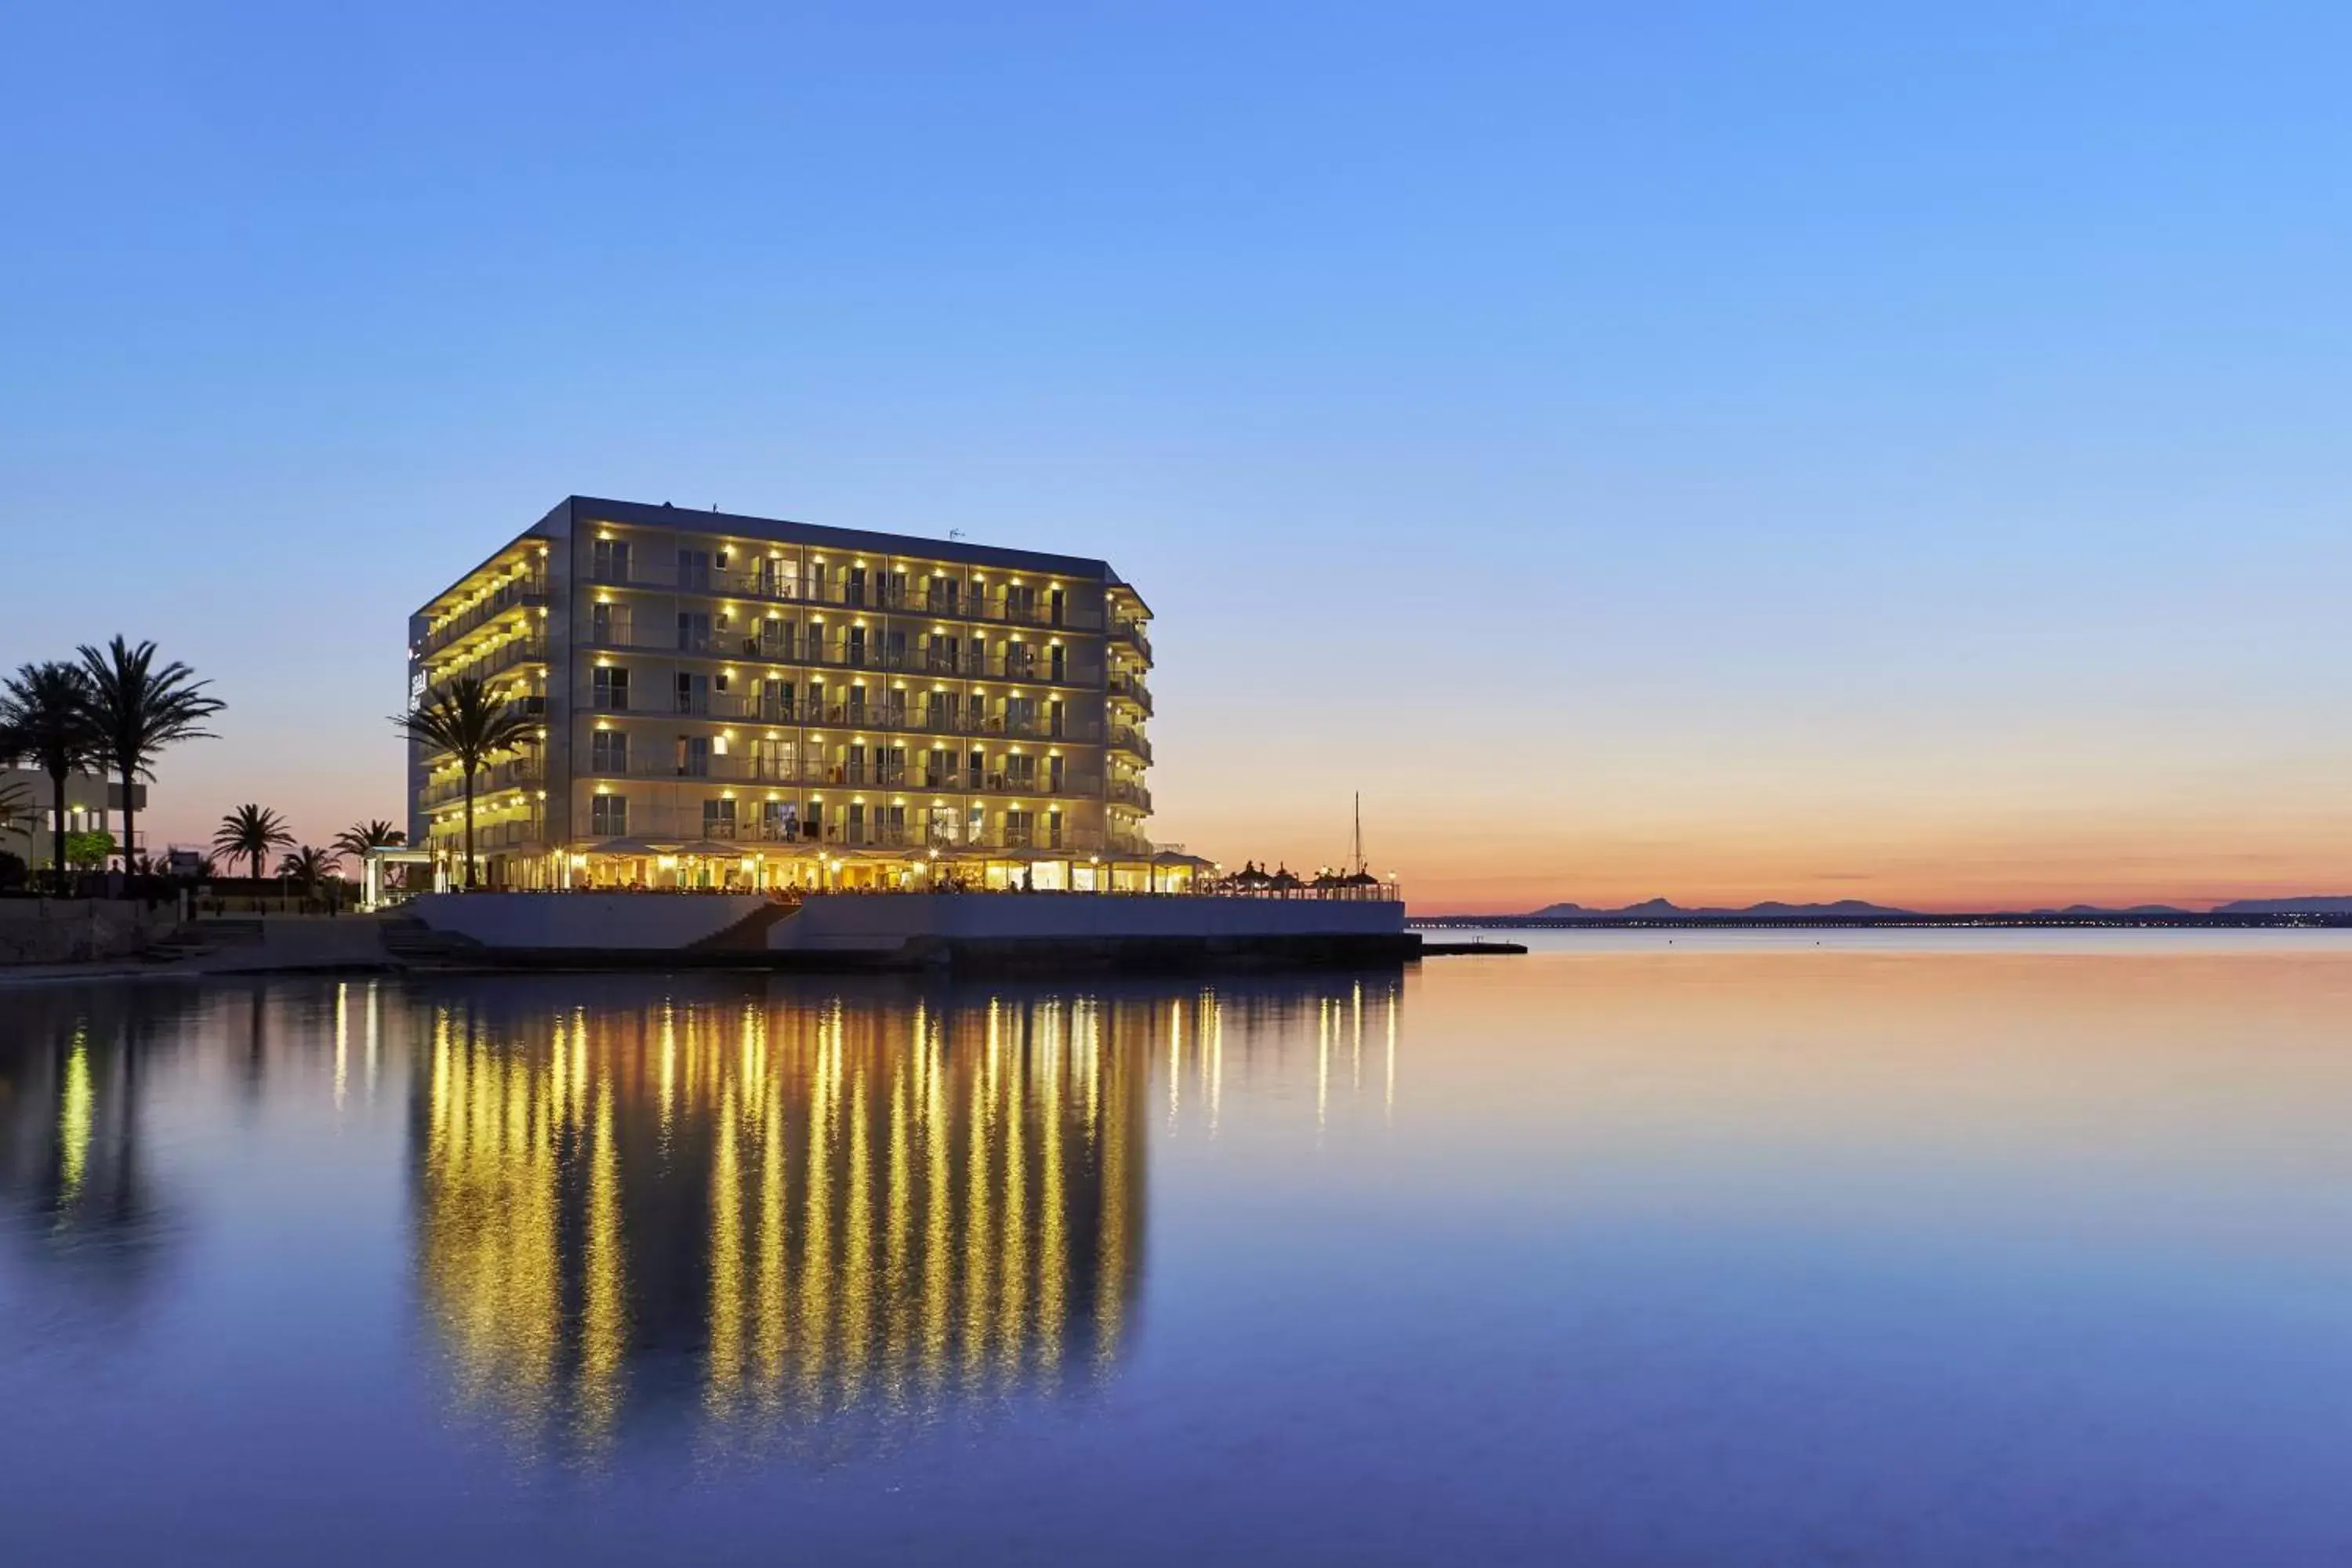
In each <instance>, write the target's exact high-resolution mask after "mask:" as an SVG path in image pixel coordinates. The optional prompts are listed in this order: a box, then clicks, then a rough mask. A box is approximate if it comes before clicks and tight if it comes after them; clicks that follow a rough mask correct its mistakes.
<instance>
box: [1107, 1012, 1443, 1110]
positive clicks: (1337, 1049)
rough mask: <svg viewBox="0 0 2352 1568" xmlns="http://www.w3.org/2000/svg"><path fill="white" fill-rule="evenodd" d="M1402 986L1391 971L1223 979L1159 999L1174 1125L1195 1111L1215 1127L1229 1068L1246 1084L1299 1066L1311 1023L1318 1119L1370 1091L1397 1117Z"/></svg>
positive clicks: (1159, 1064) (1164, 1084)
mask: <svg viewBox="0 0 2352 1568" xmlns="http://www.w3.org/2000/svg"><path fill="white" fill-rule="evenodd" d="M1403 994H1404V991H1403V983H1402V980H1401V979H1400V978H1399V977H1398V976H1397V975H1396V974H1395V973H1382V974H1375V975H1363V976H1331V977H1299V978H1297V979H1295V980H1293V981H1292V982H1291V983H1288V984H1265V983H1260V984H1251V985H1246V986H1236V985H1234V984H1219V985H1215V986H1210V987H1204V988H1203V989H1202V990H1201V991H1200V992H1199V993H1198V994H1193V995H1176V996H1167V997H1162V998H1160V1000H1158V1001H1157V1002H1155V1003H1154V1004H1152V1005H1153V1006H1154V1007H1155V1008H1156V1009H1157V1012H1158V1015H1159V1016H1158V1017H1157V1018H1156V1019H1155V1021H1154V1025H1153V1027H1152V1029H1151V1030H1150V1035H1151V1038H1152V1041H1153V1056H1154V1066H1155V1068H1158V1070H1159V1071H1160V1075H1161V1080H1162V1081H1161V1082H1160V1087H1159V1090H1158V1092H1160V1093H1161V1094H1163V1095H1165V1096H1166V1099H1167V1103H1166V1106H1165V1108H1164V1110H1165V1112H1166V1117H1167V1121H1168V1124H1169V1126H1170V1127H1171V1128H1173V1127H1175V1126H1177V1125H1178V1124H1180V1123H1181V1121H1182V1120H1183V1119H1184V1117H1185V1116H1186V1115H1187V1114H1188V1113H1190V1112H1192V1111H1197V1112H1199V1114H1200V1115H1201V1117H1202V1120H1203V1121H1205V1122H1206V1125H1207V1128H1208V1131H1210V1132H1211V1133H1214V1132H1215V1131H1216V1130H1217V1124H1218V1120H1219V1118H1220V1116H1221V1115H1222V1114H1223V1108H1224V1097H1225V1089H1226V1080H1227V1079H1228V1077H1229V1076H1230V1077H1232V1078H1233V1079H1234V1087H1235V1088H1236V1089H1246V1088H1247V1087H1249V1086H1250V1085H1251V1084H1252V1083H1254V1082H1255V1081H1256V1075H1258V1074H1260V1073H1272V1074H1276V1075H1279V1074H1281V1073H1284V1072H1286V1071H1289V1070H1293V1069H1299V1070H1303V1068H1304V1065H1305V1064H1303V1063H1302V1062H1300V1061H1298V1060H1297V1059H1295V1058H1296V1056H1297V1053H1300V1052H1302V1051H1303V1048H1304V1047H1305V1045H1306V1042H1307V1037H1308V1031H1309V1028H1310V1026H1311V1028H1312V1038H1313V1042H1314V1052H1315V1054H1314V1061H1313V1067H1314V1071H1315V1120H1316V1124H1317V1126H1318V1128H1319V1127H1320V1126H1322V1125H1323V1124H1324V1123H1325V1122H1326V1121H1328V1120H1329V1119H1330V1117H1331V1116H1332V1114H1333V1112H1334V1107H1335V1103H1336V1104H1360V1103H1361V1102H1362V1101H1363V1100H1364V1097H1365V1096H1366V1095H1367V1094H1368V1093H1369V1092H1370V1091H1372V1090H1377V1091H1378V1093H1379V1095H1380V1097H1381V1112H1382V1115H1383V1116H1384V1117H1393V1116H1394V1114H1395V1112H1396V1096H1397V1044H1398V1033H1399V1024H1398V1020H1399V1017H1400V1016H1401V1014H1402V1006H1403ZM1229 1057H1230V1058H1231V1060H1230V1061H1229V1060H1228V1058H1229ZM1163 1058H1164V1060H1163ZM1368 1080H1369V1083H1370V1088H1369V1089H1368V1087H1367V1085H1368Z"/></svg>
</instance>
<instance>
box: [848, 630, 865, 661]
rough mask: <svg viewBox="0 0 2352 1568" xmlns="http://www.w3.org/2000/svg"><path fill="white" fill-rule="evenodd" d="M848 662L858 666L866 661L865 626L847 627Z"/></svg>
mask: <svg viewBox="0 0 2352 1568" xmlns="http://www.w3.org/2000/svg"><path fill="white" fill-rule="evenodd" d="M849 662H850V664H852V665H853V666H857V667H860V668H862V667H863V666H864V665H865V663H866V628H865V627H864V626H852V627H850V628H849Z"/></svg>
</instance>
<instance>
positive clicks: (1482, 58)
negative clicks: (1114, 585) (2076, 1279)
mask: <svg viewBox="0 0 2352 1568" xmlns="http://www.w3.org/2000/svg"><path fill="white" fill-rule="evenodd" d="M10 34H11V40H10V44H9V47H8V48H7V49H6V50H5V52H0V190H5V193H6V195H7V201H6V204H5V206H6V210H7V212H8V213H9V215H10V216H11V218H12V219H13V220H14V221H12V223H11V225H10V228H11V230H12V232H13V236H14V238H13V242H12V243H10V244H9V245H7V246H5V247H0V342H5V344H6V345H7V347H6V349H5V357H0V364H5V367H6V372H7V374H5V375H0V478H5V480H6V481H7V486H6V488H7V493H8V496H9V499H10V503H11V506H12V508H13V510H14V515H15V518H16V521H15V523H14V524H13V525H12V526H11V528H10V529H9V531H8V534H9V537H8V543H7V548H6V551H5V559H6V561H7V562H8V567H7V569H6V571H7V575H6V578H5V581H0V660H5V661H6V662H7V663H9V664H12V665H13V664H14V663H16V662H18V661H20V660H22V659H25V658H34V657H38V656H41V655H44V654H47V653H49V652H51V651H52V650H55V649H58V648H61V647H65V646H66V645H68V644H70V643H72V642H76V641H81V640H95V639H100V638H102V637H105V636H107V635H110V634H111V633H112V632H114V631H116V630H123V631H127V632H130V633H132V634H134V635H147V636H153V637H158V638H159V639H161V640H162V641H163V643H164V645H165V647H166V648H167V649H168V650H169V651H170V652H172V653H173V654H177V655H180V656H182V657H185V658H189V659H191V660H192V661H193V662H194V663H196V664H197V665H198V666H199V667H200V668H203V669H204V670H205V671H206V672H208V673H212V674H214V675H215V676H216V678H217V679H218V681H219V685H220V689H221V690H222V692H223V694H224V695H226V697H228V698H229V700H231V702H232V704H233V708H232V710H231V712H230V714H229V715H228V716H227V717H226V731H227V734H226V739H225V740H224V741H223V742H214V743H211V744H209V745H206V746H202V747H195V748H191V749H189V750H188V751H186V752H184V753H182V754H180V755H179V756H177V757H175V758H174V760H173V762H172V763H170V764H169V765H168V767H167V770H166V772H165V774H164V777H163V780H162V781H161V785H160V787H159V789H158V791H157V795H158V820H159V823H160V824H161V826H162V827H163V830H164V831H165V833H166V834H167V835H169V836H173V837H183V838H188V839H193V838H195V837H202V836H203V834H204V832H205V825H207V824H208V823H209V822H210V821H211V820H212V819H213V818H214V817H215V816H218V814H219V813H220V812H221V811H222V810H224V809H226V807H227V806H228V805H233V804H235V803H236V802H237V801H241V800H245V799H248V798H260V799H264V800H267V801H273V802H276V803H278V804H280V805H282V806H283V807H284V808H285V809H288V810H289V812H290V813H291V814H292V815H293V816H295V818H296V822H297V826H299V827H300V828H301V829H302V831H303V832H304V834H305V836H306V837H312V838H323V837H326V836H327V835H328V834H330V833H331V832H332V831H333V830H334V829H335V828H336V827H338V826H341V824H342V823H343V822H344V821H347V820H349V819H350V818H352V817H354V816H365V815H386V816H398V815H399V809H398V806H399V800H398V791H399V787H400V774H399V769H398V751H397V746H396V742H394V740H393V738H392V735H391V731H390V730H389V727H388V726H386V725H385V724H383V721H382V715H383V713H386V712H389V711H390V710H392V709H393V708H394V707H396V706H397V704H398V702H399V700H400V692H401V688H402V667H401V637H402V631H403V628H404V622H403V616H404V614H405V612H406V611H407V610H408V609H409V608H411V607H413V606H414V605H415V604H416V603H417V602H418V601H420V600H422V599H423V598H424V597H425V596H426V595H428V594H429V593H431V592H432V591H433V590H434V589H435V588H436V587H437V586H439V585H440V584H442V583H443V582H445V581H446V579H447V578H449V577H450V576H452V575H454V574H456V573H457V571H458V570H461V569H462V568H463V567H464V566H466V565H468V564H470V563H472V562H473V561H474V560H476V559H478V557H479V556H480V555H481V554H482V553H484V552H485V551H486V549H487V548H488V546H489V544H491V543H492V542H495V541H496V540H497V539H499V538H503V537H505V536H506V535H508V534H510V533H512V532H513V531H517V530H518V529H520V528H521V527H523V526H524V525H526V524H527V523H528V522H530V521H531V520H533V519H535V518H536V517H537V516H538V515H539V514H540V513H541V511H543V510H545V509H546V508H547V507H548V506H549V505H551V504H552V503H553V502H554V501H555V500H558V499H559V498H561V497H562V495H564V494H566V493H569V492H572V491H580V492H583V493H591V494H613V495H622V496H627V497H632V498H637V499H644V500H676V501H677V502H678V503H679V504H681V505H688V504H691V505H709V504H712V503H714V502H717V503H721V504H723V505H725V506H727V507H728V508H729V509H730V510H742V511H751V512H759V513H767V514H771V515H782V516H791V517H797V518H803V519H806V520H809V521H824V522H832V523H838V524H843V525H846V526H856V527H868V528H877V529H890V530H904V531H913V532H920V533H929V534H933V535H942V534H944V533H945V532H946V531H948V530H949V529H950V528H959V529H962V530H964V531H967V532H968V533H970V534H971V535H972V536H973V537H975V538H979V539H982V540H988V541H992V542H1001V543H1007V544H1016V545H1026V546H1031V547H1034V548H1040V549H1049V550H1067V551H1073V552H1081V553H1087V554H1099V555H1103V556H1106V557H1108V559H1110V560H1111V561H1112V562H1113V563H1115V564H1116V565H1118V567H1119V569H1120V570H1121V571H1122V572H1123V573H1125V574H1128V575H1129V576H1130V577H1132V578H1133V579H1134V580H1135V581H1136V582H1137V583H1139V584H1140V585H1141V587H1142V588H1143V590H1144V591H1145V593H1146V594H1147V595H1148V596H1149V597H1150V599H1151V601H1152V603H1153V605H1154V606H1155V608H1156V609H1157V610H1158V612H1159V614H1160V622H1159V626H1158V627H1157V628H1156V634H1155V642H1156V644H1157V646H1158V648H1159V652H1160V661H1161V666H1162V668H1161V670H1160V675H1159V677H1158V679H1157V680H1156V681H1155V688H1156V689H1157V691H1158V693H1159V697H1160V714H1161V717H1160V721H1159V723H1158V725H1157V726H1156V742H1157V745H1158V749H1159V752H1160V766H1159V768H1157V769H1156V770H1155V780H1154V784H1155V794H1156V795H1157V796H1158V798H1159V801H1160V818H1159V820H1158V822H1157V826H1158V829H1159V831H1160V833H1161V834H1162V835H1163V836H1165V837H1171V838H1176V839H1181V840H1182V841H1185V842H1188V843H1190V844H1192V846H1193V847H1197V848H1202V849H1205V850H1207V851H1209V852H1211V853H1214V854H1218V855H1220V856H1221V857H1223V858H1235V859H1238V858H1240V857H1241V856H1243V855H1244V854H1258V855H1270V856H1275V857H1287V858H1291V859H1293V860H1298V859H1308V860H1313V859H1320V858H1332V857H1335V856H1337V855H1338V854H1339V852H1340V851H1341V850H1342V849H1343V848H1344V847H1345V835H1346V820H1347V800H1348V795H1349V792H1350V791H1352V790H1354V789H1357V788H1361V789H1362V790H1363V791H1364V793H1365V795H1366V816H1367V825H1368V828H1369V829H1370V832H1371V834H1372V837H1373V840H1374V845H1375V849H1376V852H1378V853H1382V854H1384V855H1385V857H1386V858H1388V859H1391V860H1392V861H1394V862H1396V863H1397V864H1398V866H1399V868H1402V869H1403V870H1404V871H1406V873H1407V874H1408V876H1409V877H1411V878H1412V880H1413V883H1414V885H1415V887H1416V889H1422V891H1421V892H1420V893H1419V894H1418V895H1417V898H1418V901H1423V902H1431V901H1436V902H1447V903H1456V904H1465V905H1466V904H1474V903H1475V904H1484V905H1487V906H1490V907H1515V906H1520V907H1523V906H1525V905H1526V904H1528V903H1529V902H1542V901H1547V900H1549V899H1551V898H1579V899H1582V900H1584V901H1587V902H1591V901H1605V900H1614V899H1616V898H1619V897H1628V898H1630V897H1642V896H1648V895H1650V894H1653V893H1663V894H1667V895H1670V896H1675V897H1679V898H1685V899H1698V898H1717V897H1737V896H1741V895H1752V896H1756V897H1762V896H1767V895H1769V894H1775V893H1779V894H1794V895H1803V894H1808V893H1826V892H1828V890H1829V889H1832V888H1834V889H1836V890H1837V891H1838V892H1841V893H1843V892H1849V891H1859V892H1862V893H1864V894H1865V895H1868V896H1879V897H1885V898H1889V899H1894V900H1911V901H1915V902H1932V901H1937V900H1944V901H1957V902H1974V901H1979V900H1982V899H1986V898H1996V897H2008V896H2012V895H2013V896H2016V897H2021V898H2024V897H2036V896H2041V895H2042V894H2043V893H2045V892H2046V893H2048V894H2050V895H2052V896H2057V895H2060V894H2071V893H2072V892H2074V891H2077V890H2079V891H2080V892H2082V893H2084V895H2086V896H2090V895H2097V896H2126V895H2129V896H2142V895H2145V896H2163V897H2180V898H2191V897H2209V896H2210V897H2222V896H2227V895H2228V894H2229V893H2231V892H2233V891H2248V892H2256V891H2278V890H2287V891H2294V890H2313V889H2318V888H2320V887H2322V886H2326V887H2335V886H2336V884H2342V885H2344V886H2346V887H2352V829H2347V821H2346V819H2347V817H2352V812H2347V811H2346V810H2345V809H2343V808H2341V807H2340V806H2339V805H2337V803H2336V795H2338V794H2340V793H2341V792H2340V788H2339V781H2340V780H2341V779H2342V778H2343V777H2344V771H2345V763H2347V760H2352V758H2347V751H2352V747H2347V745H2346V744H2345V743H2344V741H2343V738H2342V737H2343V733H2344V723H2343V720H2342V718H2341V715H2342V714H2343V713H2344V711H2345V709H2346V704H2345V701H2344V687H2343V671H2344V660H2343V658H2342V656H2341V652H2340V645H2341V638H2342V622H2343V611H2342V605H2343V601H2344V588H2345V584H2346V582H2347V567H2352V545H2348V544H2347V531H2346V529H2345V528H2344V526H2343V523H2342V513H2343V505H2342V502H2343V497H2344V495H2345V493H2346V480H2347V477H2352V476H2347V469H2352V457H2347V443H2346V441H2345V439H2344V432H2345V428H2346V415H2347V392H2352V353H2347V350H2352V341H2347V340H2352V309H2347V305H2346V303H2345V299H2344V292H2343V289H2342V279H2344V278H2345V277H2346V276H2347V270H2348V269H2347V261H2352V255H2347V251H2352V224H2347V189H2346V186H2347V177H2346V174H2345V170H2346V169H2347V168H2352V157H2347V154H2352V146H2347V141H2352V132H2347V124H2352V121H2347V116H2346V115H2345V114H2344V112H2343V110H2342V91H2341V82H2340V62H2341V61H2342V60H2343V59H2344V58H2347V45H2352V15H2347V13H2345V12H2343V11H2342V10H2341V9H2340V8H2336V7H2318V6H2312V7H2305V8H2299V9H2298V8H2293V7H2265V8H2260V9H2259V10H2256V9H2250V8H2246V7H2224V6H2220V5H2214V6H2203V7H2166V6H2151V5H2135V6H2125V5H2068V6H2063V7H2052V6H2046V5H2042V6H2022V5H2018V6H2003V5H1979V6H1973V7H1965V8H1963V7H1953V8H1943V9H1939V10H1937V11H1935V12H1933V13H1930V12H1928V11H1927V9H1926V8H1916V7H1893V6H1860V5H1853V6H1833V5H1780V6H1771V7H1765V6H1733V5H1712V6H1672V5H1653V6H1643V7H1591V6H1570V5H1547V6H1505V5H1447V6H1443V7H1440V6H1434V5H1431V6H1393V5H1392V6H1381V5H1347V6H1340V5H1283V6H1276V7H1260V6H1251V7H1238V6H1236V7H1216V6H1208V5H1183V6H1178V5H1093V6H1079V5H1070V6H1033V7H1025V8H1017V9H1013V10H1010V11H1008V12H1007V13H1006V14H1003V15H993V14H983V12H982V8H977V7H966V6H923V5H908V6H901V7H896V8H893V9H891V10H890V11H889V12H888V13H887V15H884V14H880V13H877V11H876V10H875V8H871V7H849V6H839V7H791V6H761V7H742V8H726V7H695V8H691V9H690V10H688V11H685V12H683V13H681V14H680V15H678V16H670V15H667V14H661V13H656V12H651V11H647V10H646V9H644V8H642V7H630V8H625V9H624V8H611V7H600V6H593V5H588V6H574V7H569V8H564V9H560V10H559V9H553V8H551V9H547V10H543V11H539V12H537V13H535V14H533V13H526V12H522V11H509V10H507V9H505V8H488V7H466V8H447V7H437V6H429V5H428V6H412V7H404V8H401V9H398V10H382V9H377V10H372V11H369V12H367V13H364V14H356V15H351V16H342V15H335V14H324V13H322V12H321V10H320V8H315V7H296V6H258V5H257V6H240V7H236V8H234V9H220V10H207V9H205V8H202V7H194V6H172V7H157V8H142V7H126V6H104V5H100V6H91V7H76V8H67V7H51V8H46V9H43V10H39V11H36V12H28V13H26V14H25V15H22V16H17V17H16V18H14V19H13V20H12V23H11V27H10Z"/></svg>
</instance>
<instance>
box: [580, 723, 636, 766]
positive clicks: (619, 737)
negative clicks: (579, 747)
mask: <svg viewBox="0 0 2352 1568" xmlns="http://www.w3.org/2000/svg"><path fill="white" fill-rule="evenodd" d="M588 758H589V762H588V765H589V769H590V771H591V772H593V773H627V772H628V771H629V737H628V736H627V735H625V734H624V733H623V732H622V731H618V730H599V731H596V732H595V734H594V735H593V736H591V737H590V738H589V742H588Z"/></svg>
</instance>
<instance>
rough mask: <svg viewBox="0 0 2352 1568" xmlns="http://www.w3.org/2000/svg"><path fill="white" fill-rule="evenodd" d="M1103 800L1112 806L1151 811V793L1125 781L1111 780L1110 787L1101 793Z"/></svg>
mask: <svg viewBox="0 0 2352 1568" xmlns="http://www.w3.org/2000/svg"><path fill="white" fill-rule="evenodd" d="M1103 798H1104V799H1105V800H1107V801H1108V802H1110V803H1111V804H1112V805H1131V806H1133V807H1134V808H1135V809H1136V810H1138V811H1144V812H1148V811H1150V809H1151V792H1150V790H1148V789H1146V788H1144V787H1143V786H1142V785H1141V784H1129V782H1128V781H1127V780H1125V779H1113V780H1111V782H1110V787H1109V788H1108V789H1107V790H1105V791H1104V792H1103Z"/></svg>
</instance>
